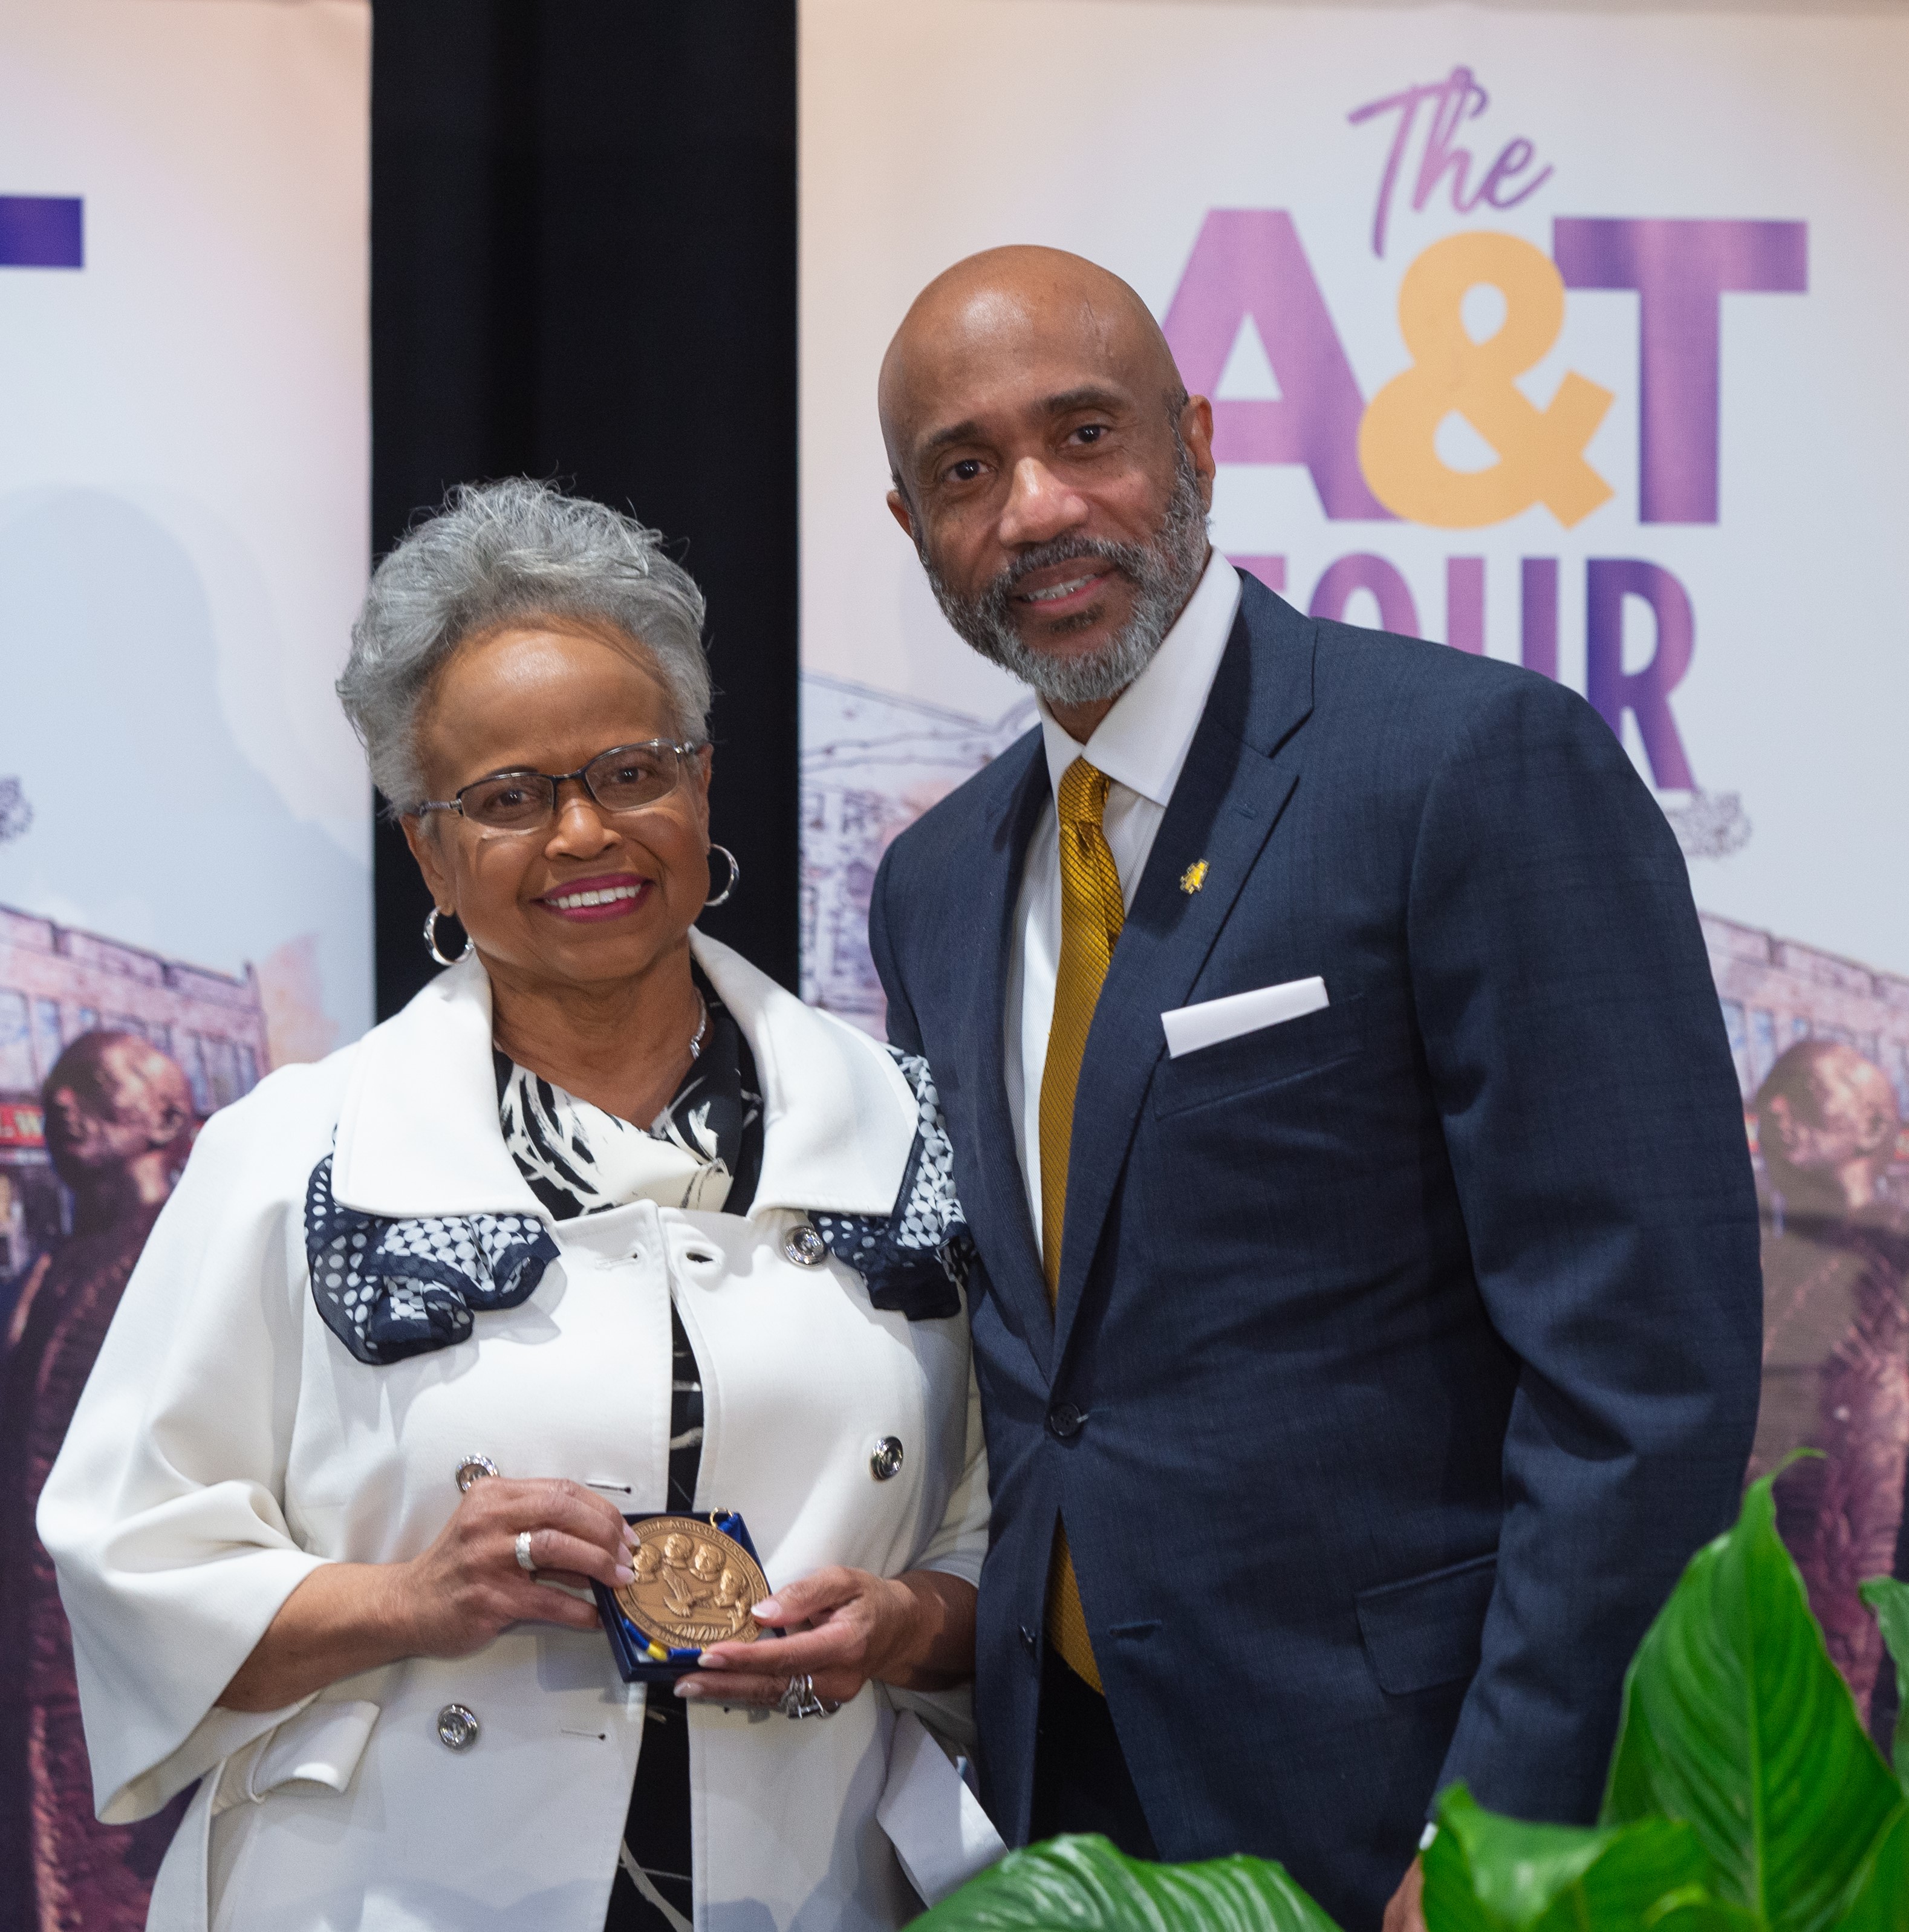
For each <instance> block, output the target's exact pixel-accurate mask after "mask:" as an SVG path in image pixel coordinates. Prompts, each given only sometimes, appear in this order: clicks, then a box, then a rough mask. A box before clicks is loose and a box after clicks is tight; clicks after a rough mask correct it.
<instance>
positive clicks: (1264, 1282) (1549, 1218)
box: [871, 577, 1762, 1927]
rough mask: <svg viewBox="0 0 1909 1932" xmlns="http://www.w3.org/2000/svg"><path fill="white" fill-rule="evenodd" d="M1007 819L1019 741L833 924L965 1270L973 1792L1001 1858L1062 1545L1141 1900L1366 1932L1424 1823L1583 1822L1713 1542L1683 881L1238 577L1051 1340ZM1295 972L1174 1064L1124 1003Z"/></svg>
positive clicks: (1697, 1037) (1740, 1363)
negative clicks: (934, 1095)
mask: <svg viewBox="0 0 1909 1932" xmlns="http://www.w3.org/2000/svg"><path fill="white" fill-rule="evenodd" d="M1048 790H1049V781H1048V775H1047V769H1046V760H1045V759H1044V757H1043V752H1042V748H1041V742H1040V733H1038V732H1037V731H1036V732H1032V733H1029V734H1028V736H1026V737H1025V738H1024V739H1021V740H1020V741H1019V742H1017V743H1016V745H1013V747H1012V748H1010V750H1009V751H1007V753H1005V754H1004V755H1003V756H1002V757H1000V758H998V759H997V760H995V763H992V765H990V766H988V767H987V768H986V769H985V770H983V772H980V774H979V775H977V776H976V777H975V778H973V779H971V780H970V781H968V783H967V784H965V785H963V786H962V787H961V788H960V789H959V790H958V791H956V793H953V795H952V796H950V797H949V798H947V799H944V801H943V802H941V804H940V805H937V806H936V807H935V808H934V809H933V810H932V811H929V813H928V814H926V816H925V817H923V818H922V819H921V820H920V821H919V822H918V823H917V824H915V825H914V826H912V827H911V829H909V830H908V832H905V834H904V835H902V837H901V838H899V839H898V840H897V841H896V843H895V844H894V846H893V849H892V850H890V853H888V856H887V859H886V860H885V861H884V864H883V865H882V868H881V872H880V874H879V875H878V878H877V880H876V883H875V895H874V902H873V906H872V916H871V938H872V944H873V947H874V952H875V962H876V965H877V966H878V969H879V971H880V972H881V979H882V983H883V985H884V987H885V988H886V989H887V995H888V1001H889V1027H890V1034H891V1037H893V1040H895V1041H896V1043H898V1044H899V1045H901V1046H905V1047H906V1048H908V1049H909V1050H911V1051H913V1052H921V1053H924V1054H926V1056H927V1057H928V1059H929V1062H930V1064H932V1067H933V1068H934V1070H935V1075H936V1076H937V1078H938V1081H939V1082H940V1085H941V1094H942V1096H943V1100H944V1106H945V1108H946V1111H947V1121H948V1126H949V1129H950V1133H951V1135H952V1137H953V1143H954V1148H955V1163H956V1168H955V1172H956V1182H957V1184H958V1185H959V1190H960V1193H961V1198H962V1202H963V1203H964V1204H965V1208H966V1210H967V1213H968V1219H969V1221H970V1223H971V1226H972V1228H973V1231H974V1237H975V1239H976V1241H977V1244H978V1247H979V1249H980V1259H981V1263H982V1268H981V1271H980V1277H979V1279H978V1284H977V1289H976V1292H974V1297H973V1310H972V1313H973V1322H974V1343H975V1354H976V1360H977V1367H978V1371H979V1374H980V1388H981V1394H982V1399H983V1405H984V1409H985V1414H986V1434H987V1445H988V1453H989V1461H990V1469H991V1474H992V1493H993V1504H994V1527H993V1532H992V1540H991V1544H990V1547H989V1553H988V1557H987V1560H986V1567H985V1568H984V1569H983V1573H982V1579H981V1586H980V1612H979V1616H980V1629H979V1656H978V1667H977V1670H978V1675H977V1706H978V1712H979V1717H980V1736H981V1745H980V1764H981V1769H982V1775H983V1790H984V1794H985V1796H986V1799H987V1800H988V1802H989V1808H990V1809H991V1810H992V1812H993V1814H994V1816H995V1819H996V1820H997V1821H998V1823H999V1824H1000V1825H1001V1826H1002V1828H1003V1829H1004V1832H1005V1833H1006V1834H1007V1835H1008V1836H1009V1837H1010V1839H1013V1840H1014V1841H1017V1842H1018V1841H1020V1840H1022V1839H1023V1838H1025V1835H1026V1831H1027V1826H1028V1805H1029V1793H1030V1774H1031V1769H1032V1764H1033V1759H1034V1724H1035V1712H1036V1706H1037V1701H1038V1686H1039V1683H1040V1652H1041V1650H1042V1648H1043V1643H1044V1638H1043V1631H1042V1622H1043V1619H1042V1604H1043V1597H1044V1594H1045V1591H1046V1581H1047V1573H1048V1559H1049V1548H1050V1546H1051V1544H1052V1538H1053V1532H1054V1524H1055V1515H1056V1514H1057V1512H1058V1513H1060V1514H1062V1515H1064V1517H1065V1520H1066V1523H1067V1535H1068V1540H1069V1543H1070V1546H1071V1548H1072V1550H1073V1560H1074V1565H1075V1569H1076V1574H1077V1575H1078V1577H1079V1583H1080V1589H1081V1595H1082V1601H1083V1602H1084V1604H1085V1607H1086V1612H1087V1619H1088V1625H1089V1628H1090V1630H1091V1634H1092V1636H1093V1640H1094V1655H1095V1657H1096V1658H1097V1661H1098V1662H1099V1664H1100V1670H1101V1673H1102V1676H1103V1679H1104V1681H1105V1684H1106V1691H1107V1696H1108V1700H1109V1705H1110V1707H1111V1709H1112V1715H1113V1718H1114V1721H1115V1724H1116V1726H1117V1727H1118V1730H1119V1733H1120V1736H1121V1744H1122V1745H1123V1748H1124V1751H1125V1753H1126V1755H1127V1760H1128V1763H1129V1764H1130V1767H1131V1769H1132V1772H1133V1778H1134V1782H1135V1784H1136V1787H1138V1790H1139V1796H1140V1799H1141V1801H1142V1804H1143V1805H1144V1806H1145V1811H1146V1814H1147V1817H1148V1823H1149V1824H1150V1825H1151V1828H1152V1830H1153V1833H1154V1838H1155V1840H1156V1841H1157V1843H1158V1845H1159V1846H1160V1855H1161V1856H1162V1857H1163V1858H1171V1859H1188V1858H1205V1857H1210V1856H1213V1855H1217V1854H1220V1853H1223V1852H1235V1851H1249V1852H1256V1853H1259V1854H1261V1855H1269V1856H1271V1857H1275V1858H1280V1859H1283V1860H1284V1861H1286V1864H1287V1865H1288V1866H1289V1867H1290V1868H1291V1870H1292V1871H1293V1873H1295V1876H1297V1877H1298V1879H1300V1881H1301V1882H1302V1883H1303V1884H1304V1885H1307V1887H1308V1888H1310V1889H1311V1890H1312V1891H1313V1893H1314V1894H1316V1896H1317V1897H1319V1899H1320V1900H1321V1901H1322V1903H1325V1905H1326V1906H1328V1909H1331V1910H1333V1911H1334V1912H1336V1913H1337V1914H1338V1915H1340V1917H1341V1918H1342V1920H1343V1922H1344V1923H1346V1924H1347V1925H1349V1926H1350V1927H1361V1926H1368V1925H1370V1926H1376V1924H1377V1923H1378V1921H1379V1916H1380V1914H1381V1912H1382V1909H1383V1906H1384V1903H1385V1900H1386V1898H1387V1897H1388V1895H1389V1894H1390V1893H1391V1891H1392V1889H1393V1888H1394V1885H1396V1884H1397V1881H1398V1879H1399V1878H1400V1876H1401V1874H1402V1873H1403V1871H1404V1869H1405V1867H1406V1865H1407V1864H1408V1863H1409V1861H1410V1860H1411V1858H1412V1852H1413V1850H1414V1848H1415V1844H1416V1842H1417V1840H1418V1835H1419V1832H1420V1830H1421V1826H1422V1824H1423V1821H1424V1817H1425V1815H1426V1811H1427V1805H1428V1803H1429V1802H1430V1800H1431V1799H1432V1796H1433V1793H1434V1790H1436V1789H1437V1788H1439V1787H1442V1785H1444V1784H1446V1783H1448V1782H1449V1781H1451V1780H1453V1779H1455V1778H1463V1779H1464V1780H1466V1781H1467V1782H1468V1783H1469V1785H1470V1786H1471V1788H1472V1791H1473V1792H1474V1793H1475V1795H1476V1796H1478V1799H1480V1800H1481V1802H1483V1803H1484V1804H1486V1805H1490V1806H1493V1807H1495V1808H1499V1809H1501V1810H1503V1811H1510V1812H1514V1813H1516V1814H1520V1815H1521V1816H1523V1817H1531V1818H1545V1819H1555V1820H1589V1818H1591V1817H1592V1815H1593V1814H1594V1813H1595V1810H1596V1808H1597V1805H1598V1799H1599V1796H1600V1793H1601V1788H1602V1784H1603V1778H1604V1769H1605V1765H1606V1762H1607V1757H1608V1754H1609V1751H1610V1745H1611V1742H1612V1737H1613V1730H1614V1727H1615V1724H1616V1716H1617V1711H1618V1702H1619V1690H1620V1687H1621V1684H1622V1676H1623V1673H1624V1669H1625V1664H1626V1663H1627V1662H1628V1660H1629V1658H1630V1655H1631V1651H1632V1649H1634V1646H1635V1645H1636V1643H1637V1640H1638V1639H1639V1637H1640V1636H1641V1635H1642V1634H1643V1630H1644V1628H1645V1626H1646V1624H1647V1623H1648V1622H1649V1619H1651V1617H1652V1615H1653V1614H1654V1613H1655V1611H1656V1610H1657V1609H1658V1607H1659V1606H1660V1605H1661V1603H1662V1601H1663V1600H1664V1597H1665V1595H1666V1594H1667V1592H1669V1590H1670V1587H1671V1586H1672V1585H1673V1583H1674V1582H1675V1581H1676V1577H1677V1576H1678V1574H1679V1571H1680V1570H1681V1568H1682V1565H1683V1564H1684V1562H1685V1560H1686V1559H1688V1557H1689V1556H1690V1555H1691V1553H1692V1551H1693V1550H1695V1549H1696V1547H1697V1546H1698V1544H1700V1543H1701V1542H1702V1541H1704V1540H1705V1539H1706V1538H1709V1537H1710V1536H1712V1535H1714V1534H1715V1533H1716V1532H1718V1531H1719V1530H1721V1529H1722V1528H1724V1526H1726V1524H1727V1523H1728V1522H1729V1521H1730V1519H1731V1517H1732V1516H1733V1513H1734V1508H1735V1502H1736V1496H1737V1493H1738V1490H1739V1484H1740V1482H1741V1480H1742V1473H1743V1469H1744V1464H1745V1458H1746V1457H1747V1455H1748V1451H1749V1447H1750V1442H1751V1433H1752V1431H1753V1429H1754V1423H1755V1418H1756V1409H1757V1376H1758V1358H1759V1354H1760V1330H1761V1320H1762V1301H1761V1295H1760V1286H1759V1272H1758V1260H1757V1211H1756V1202H1755V1199H1754V1193H1753V1189H1752V1184H1751V1173H1750V1166H1749V1161H1748V1153H1747V1150H1746V1148H1745V1139H1744V1133H1743V1124H1742V1113H1741V1109H1740V1107H1739V1100H1738V1096H1737V1091H1736V1082H1735V1079H1734V1078H1733V1073H1732V1070H1731V1065H1730V1056H1729V1052H1728V1049H1727V1046H1726V1043H1725V1040H1724V1030H1723V1025H1722V1020H1721V1014H1720V1013H1719V1010H1718V1004H1717V1000H1716V997H1715V993H1714V992H1713V991H1712V985H1711V980H1710V976H1709V969H1708V966H1707V964H1706V959H1705V955H1704V949H1703V941H1702V937H1701V935H1700V931H1699V929H1698V926H1697V919H1696V916H1695V913H1694V909H1693V907H1692V905H1691V894H1690V886H1689V883H1688V877H1687V874H1686V872H1685V865H1684V861H1683V859H1682V856H1681V854H1680V853H1679V850H1678V849H1677V845H1676V840H1675V839H1674V838H1673V836H1672V835H1671V832H1670V828H1669V826H1667V824H1666V823H1665V821H1664V817H1663V815H1662V814H1661V812H1660V811H1659V810H1658V808H1657V805H1655V802H1654V801H1653V800H1652V798H1651V796H1650V794H1649V791H1648V790H1646V787H1644V785H1643V784H1642V782H1641V781H1640V780H1639V778H1637V775H1636V774H1635V772H1634V771H1633V770H1632V769H1631V764H1630V761H1629V760H1628V757H1626V756H1625V752H1624V751H1623V749H1622V747H1621V746H1620V745H1619V743H1618V742H1617V740H1616V739H1615V738H1614V737H1613V736H1612V734H1611V733H1610V730H1608V729H1607V727H1606V726H1605V725H1604V722H1603V721H1602V720H1601V718H1598V716H1597V715H1596V714H1595V712H1593V711H1592V710H1591V709H1590V708H1589V706H1587V705H1586V704H1585V703H1583V700H1580V698H1578V697H1576V696H1575V695H1574V694H1572V693H1571V692H1570V691H1567V690H1565V689H1564V688H1562V687H1561V686H1559V685H1555V684H1553V683H1551V682H1548V681H1547V680H1546V679H1544V678H1541V677H1539V676H1535V674H1532V673H1529V672H1526V671H1523V670H1517V669H1514V668H1513V667H1510V666H1508V665H1505V664H1497V663H1494V662H1492V661H1489V660H1487V659H1484V658H1475V657H1470V656H1467V655H1465V654H1463V653H1462V652H1458V651H1455V650H1451V649H1448V648H1446V647H1445V646H1442V645H1436V644H1429V643H1419V642H1417V641H1415V640H1411V639H1407V638H1403V637H1389V636H1386V635H1384V634H1378V633H1375V632H1372V631H1362V630H1357V629H1353V628H1349V627H1347V626H1346V625H1340V624H1334V623H1328V622H1316V621H1314V620H1313V619H1309V618H1305V617H1301V616H1299V615H1298V613H1296V612H1295V611H1294V610H1292V608H1291V607H1289V605H1287V604H1285V603H1283V601H1281V600H1280V599H1279V598H1276V597H1274V595H1272V594H1271V592H1269V591H1267V590H1265V589H1262V587H1261V586H1259V584H1258V583H1256V582H1255V581H1254V580H1253V579H1252V578H1251V577H1247V578H1246V579H1245V580H1244V595H1243V600H1242V602H1241V609H1240V613H1239V616H1238V620H1237V621H1236V622H1235V626H1234V628H1233V631H1232V636H1231V637H1230V639H1229V642H1228V643H1227V646H1226V652H1225V655H1224V657H1223V660H1222V662H1221V664H1220V670H1219V673H1218V676H1217V681H1216V682H1215V684H1214V688H1213V691H1212V694H1211V697H1210V699H1209V700H1208V704H1207V706H1206V710H1205V715H1204V716H1203V718H1202V721H1201V723H1200V725H1199V730H1198V733H1197V735H1196V737H1195V739H1194V741H1193V749H1192V752H1191V754H1190V757H1188V759H1187V764H1186V767H1185V769H1184V772H1182V774H1181V778H1180V780H1179V783H1178V788H1177V789H1176V790H1175V793H1174V796H1173V799H1172V803H1171V805H1170V806H1169V808H1168V810H1167V812H1166V817H1165V819H1164V820H1163V823H1162V825H1161V826H1160V832H1159V835H1158V838H1157V841H1156V843H1155V844H1154V848H1153V852H1152V855H1151V858H1150V859H1149V860H1148V864H1147V868H1146V871H1145V875H1144V876H1143V877H1142V880H1141V881H1140V884H1139V891H1138V892H1137V894H1136V896H1135V898H1134V901H1133V910H1132V911H1131V913H1130V914H1129V916H1128V918H1127V925H1126V928H1125V930H1124V932H1122V934H1121V938H1120V941H1119V944H1118V946H1117V947H1115V952H1114V956H1113V963H1112V968H1111V969H1110V971H1109V974H1108V976H1107V980H1106V985H1105V986H1104V987H1103V990H1102V992H1101V996H1100V1004H1099V1005H1098V1007H1097V1009H1096V1010H1095V1013H1094V1022H1093V1027H1092V1030H1091V1033H1090V1034H1089V1037H1088V1043H1087V1048H1086V1055H1085V1061H1084V1063H1083V1065H1082V1071H1081V1076H1080V1084H1079V1090H1078V1094H1077V1097H1076V1103H1075V1111H1074V1126H1073V1142H1072V1146H1071V1152H1070V1164H1069V1170H1068V1181H1067V1184H1068V1192H1067V1220H1066V1233H1065V1238H1064V1255H1063V1260H1062V1266H1061V1284H1060V1292H1059V1303H1058V1312H1057V1313H1055V1314H1054V1315H1052V1316H1050V1314H1049V1305H1048V1297H1047V1292H1046V1286H1045V1285H1044V1283H1043V1280H1042V1276H1041V1268H1040V1254H1039V1250H1038V1249H1037V1247H1036V1244H1035V1242H1034V1236H1033V1232H1032V1229H1031V1223H1030V1220H1029V1217H1028V1208H1027V1203H1026V1197H1025V1192H1024V1189H1023V1186H1022V1178H1021V1173H1020V1170H1019V1166H1018V1165H1017V1164H1016V1157H1015V1151H1014V1139H1013V1131H1012V1128H1011V1126H1010V1120H1009V1115H1008V1111H1007V1097H1006V1090H1005V1088H1004V1083H1003V1078H1002V1055H1003V1001H1004V980H1005V977H1006V971H1007V958H1008V950H1009V944H1010V929H1011V926H1012V921H1013V912H1014V907H1015V901H1016V894H1017V892H1018V891H1019V885H1020V879H1021V870H1022V857H1023V855H1024V853H1025V850H1026V847H1027V844H1028V838H1029V836H1030V834H1031V830H1032V828H1033V826H1034V820H1035V818H1036V817H1037V814H1038V813H1039V811H1040V808H1041V806H1042V805H1043V802H1044V801H1045V800H1046V797H1047V796H1048ZM1198 859H1205V861H1206V862H1207V871H1206V874H1205V883H1204V884H1203V886H1202V887H1201V889H1199V891H1197V892H1192V893H1189V892H1186V891H1184V890H1183V889H1182V888H1181V883H1180V881H1181V874H1183V873H1184V871H1186V870H1187V868H1188V867H1189V866H1190V865H1192V864H1193V862H1195V861H1196V860H1198ZM1311 974H1320V975H1322V976H1323V977H1324V979H1325V984H1326V988H1327V991H1328V995H1329V998H1330V1001H1331V1004H1329V1005H1328V1007H1325V1009H1324V1010H1321V1011H1319V1012H1316V1013H1312V1014H1310V1015H1308V1016H1305V1017H1304V1018H1302V1019H1295V1020H1291V1021H1288V1022H1285V1023H1284V1024H1283V1025H1276V1026H1274V1027H1271V1028H1267V1029H1265V1031H1261V1032H1258V1033H1254V1034H1250V1035H1248V1036H1247V1037H1244V1038H1242V1039H1238V1040H1232V1041H1230V1042H1229V1043H1226V1044H1224V1045H1221V1046H1213V1047H1209V1048H1207V1049H1204V1050H1202V1051H1199V1052H1193V1053H1190V1054H1187V1055H1184V1056H1182V1057H1181V1058H1178V1059H1170V1058H1168V1057H1167V1055H1166V1052H1165V1040H1164V1037H1163V1032H1162V1029H1161V1025H1160V1014H1161V1013H1162V1012H1163V1010H1167V1009H1170V1008H1172V1007H1179V1006H1183V1005H1185V1004H1188V1003H1190V1002H1192V1001H1199V1000H1207V999H1213V998H1218V997H1219V996H1220V995H1224V994H1229V993H1237V992H1243V991H1245V990H1247V989H1250V988H1253V987H1258V986H1268V985H1271V984H1275V983H1280V982H1282V981H1285V980H1298V979H1303V978H1305V977H1308V976H1310V975H1311Z"/></svg>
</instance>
